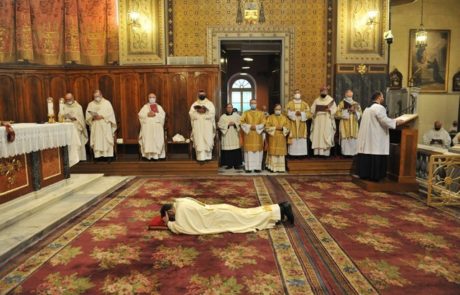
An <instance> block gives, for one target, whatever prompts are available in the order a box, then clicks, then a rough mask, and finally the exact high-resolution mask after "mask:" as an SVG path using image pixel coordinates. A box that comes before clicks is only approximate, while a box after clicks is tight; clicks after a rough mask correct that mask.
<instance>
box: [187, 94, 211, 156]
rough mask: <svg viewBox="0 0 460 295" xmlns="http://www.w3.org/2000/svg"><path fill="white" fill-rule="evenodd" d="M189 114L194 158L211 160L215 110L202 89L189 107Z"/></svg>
mask: <svg viewBox="0 0 460 295" xmlns="http://www.w3.org/2000/svg"><path fill="white" fill-rule="evenodd" d="M189 115H190V121H191V124H192V136H191V139H192V141H193V147H194V149H195V152H196V159H197V161H200V162H201V161H207V160H211V159H212V149H213V147H214V137H215V135H216V121H215V116H216V110H215V108H214V104H213V103H212V102H211V101H210V100H209V99H208V98H207V97H206V93H205V92H204V91H202V90H200V92H199V93H198V100H197V101H195V102H194V103H193V104H192V106H191V107H190V111H189Z"/></svg>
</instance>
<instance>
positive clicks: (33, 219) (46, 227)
mask: <svg viewBox="0 0 460 295" xmlns="http://www.w3.org/2000/svg"><path fill="white" fill-rule="evenodd" d="M91 176H94V175H91ZM131 179H132V177H124V176H104V177H98V178H97V179H96V180H93V181H90V182H85V181H82V184H81V185H80V186H76V184H75V183H74V182H73V183H72V185H70V187H71V188H69V189H70V190H71V192H68V191H61V193H62V194H64V195H65V197H62V198H59V197H56V200H55V201H54V202H51V203H48V205H47V206H41V209H40V210H35V212H34V213H32V214H23V218H22V219H21V220H16V221H15V222H14V223H12V224H11V225H10V226H8V227H5V228H3V229H2V230H0V267H1V266H2V265H4V264H5V263H7V261H9V260H10V259H12V258H14V257H16V256H17V255H19V254H20V253H22V252H23V251H24V250H25V249H27V248H29V247H31V246H32V245H34V244H35V243H37V242H38V241H40V240H41V239H43V238H44V237H46V236H47V235H48V234H50V233H51V232H53V231H54V230H56V229H57V228H59V227H60V226H62V225H63V224H65V223H66V222H67V221H69V220H70V219H72V218H74V217H75V216H77V215H79V214H81V213H82V212H83V211H84V210H86V209H87V208H89V207H91V206H92V205H94V204H95V203H97V202H98V201H100V200H102V199H103V198H104V197H106V196H107V195H108V194H110V193H111V192H113V191H115V190H117V189H118V188H120V187H121V186H123V185H124V184H126V183H127V182H128V181H129V180H131ZM82 180H83V179H82ZM64 182H65V180H63V181H61V182H59V183H60V185H61V186H63V187H65V186H68V184H67V185H66V184H65V183H64ZM61 189H62V188H60V187H59V186H58V189H57V190H61ZM50 193H51V194H54V193H55V191H53V192H50ZM43 197H45V196H43ZM25 210H27V209H25Z"/></svg>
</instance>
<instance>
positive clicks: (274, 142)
mask: <svg viewBox="0 0 460 295" xmlns="http://www.w3.org/2000/svg"><path fill="white" fill-rule="evenodd" d="M289 126H290V122H289V119H288V118H287V117H286V116H284V115H279V116H277V115H271V116H269V117H268V118H267V122H266V123H265V130H266V131H267V133H268V135H269V137H268V151H267V153H268V155H271V156H285V155H286V154H287V147H286V135H287V134H288V133H289ZM280 129H281V130H280Z"/></svg>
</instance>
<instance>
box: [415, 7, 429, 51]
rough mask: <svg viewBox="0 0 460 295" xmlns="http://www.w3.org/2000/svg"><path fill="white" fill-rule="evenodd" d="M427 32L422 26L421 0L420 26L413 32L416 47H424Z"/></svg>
mask: <svg viewBox="0 0 460 295" xmlns="http://www.w3.org/2000/svg"><path fill="white" fill-rule="evenodd" d="M427 39H428V33H427V31H426V30H425V28H424V27H423V0H422V8H421V14H420V27H419V28H418V29H417V32H416V33H415V47H417V48H425V47H426V45H427Z"/></svg>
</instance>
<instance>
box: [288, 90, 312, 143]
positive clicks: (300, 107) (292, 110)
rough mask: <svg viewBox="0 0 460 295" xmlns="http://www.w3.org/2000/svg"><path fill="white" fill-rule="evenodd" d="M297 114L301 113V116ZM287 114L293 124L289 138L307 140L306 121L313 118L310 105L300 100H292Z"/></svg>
mask: <svg viewBox="0 0 460 295" xmlns="http://www.w3.org/2000/svg"><path fill="white" fill-rule="evenodd" d="M296 112H300V113H301V115H300V116H297V115H296ZM286 113H287V114H288V116H289V119H290V122H291V126H290V127H289V129H290V131H291V132H290V134H289V138H296V139H298V138H307V124H306V121H307V120H308V119H310V118H311V112H310V107H309V106H308V104H307V103H306V102H305V101H303V100H299V101H298V102H297V101H296V100H294V99H292V100H290V101H289V102H288V104H287V106H286ZM302 113H304V114H302Z"/></svg>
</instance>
